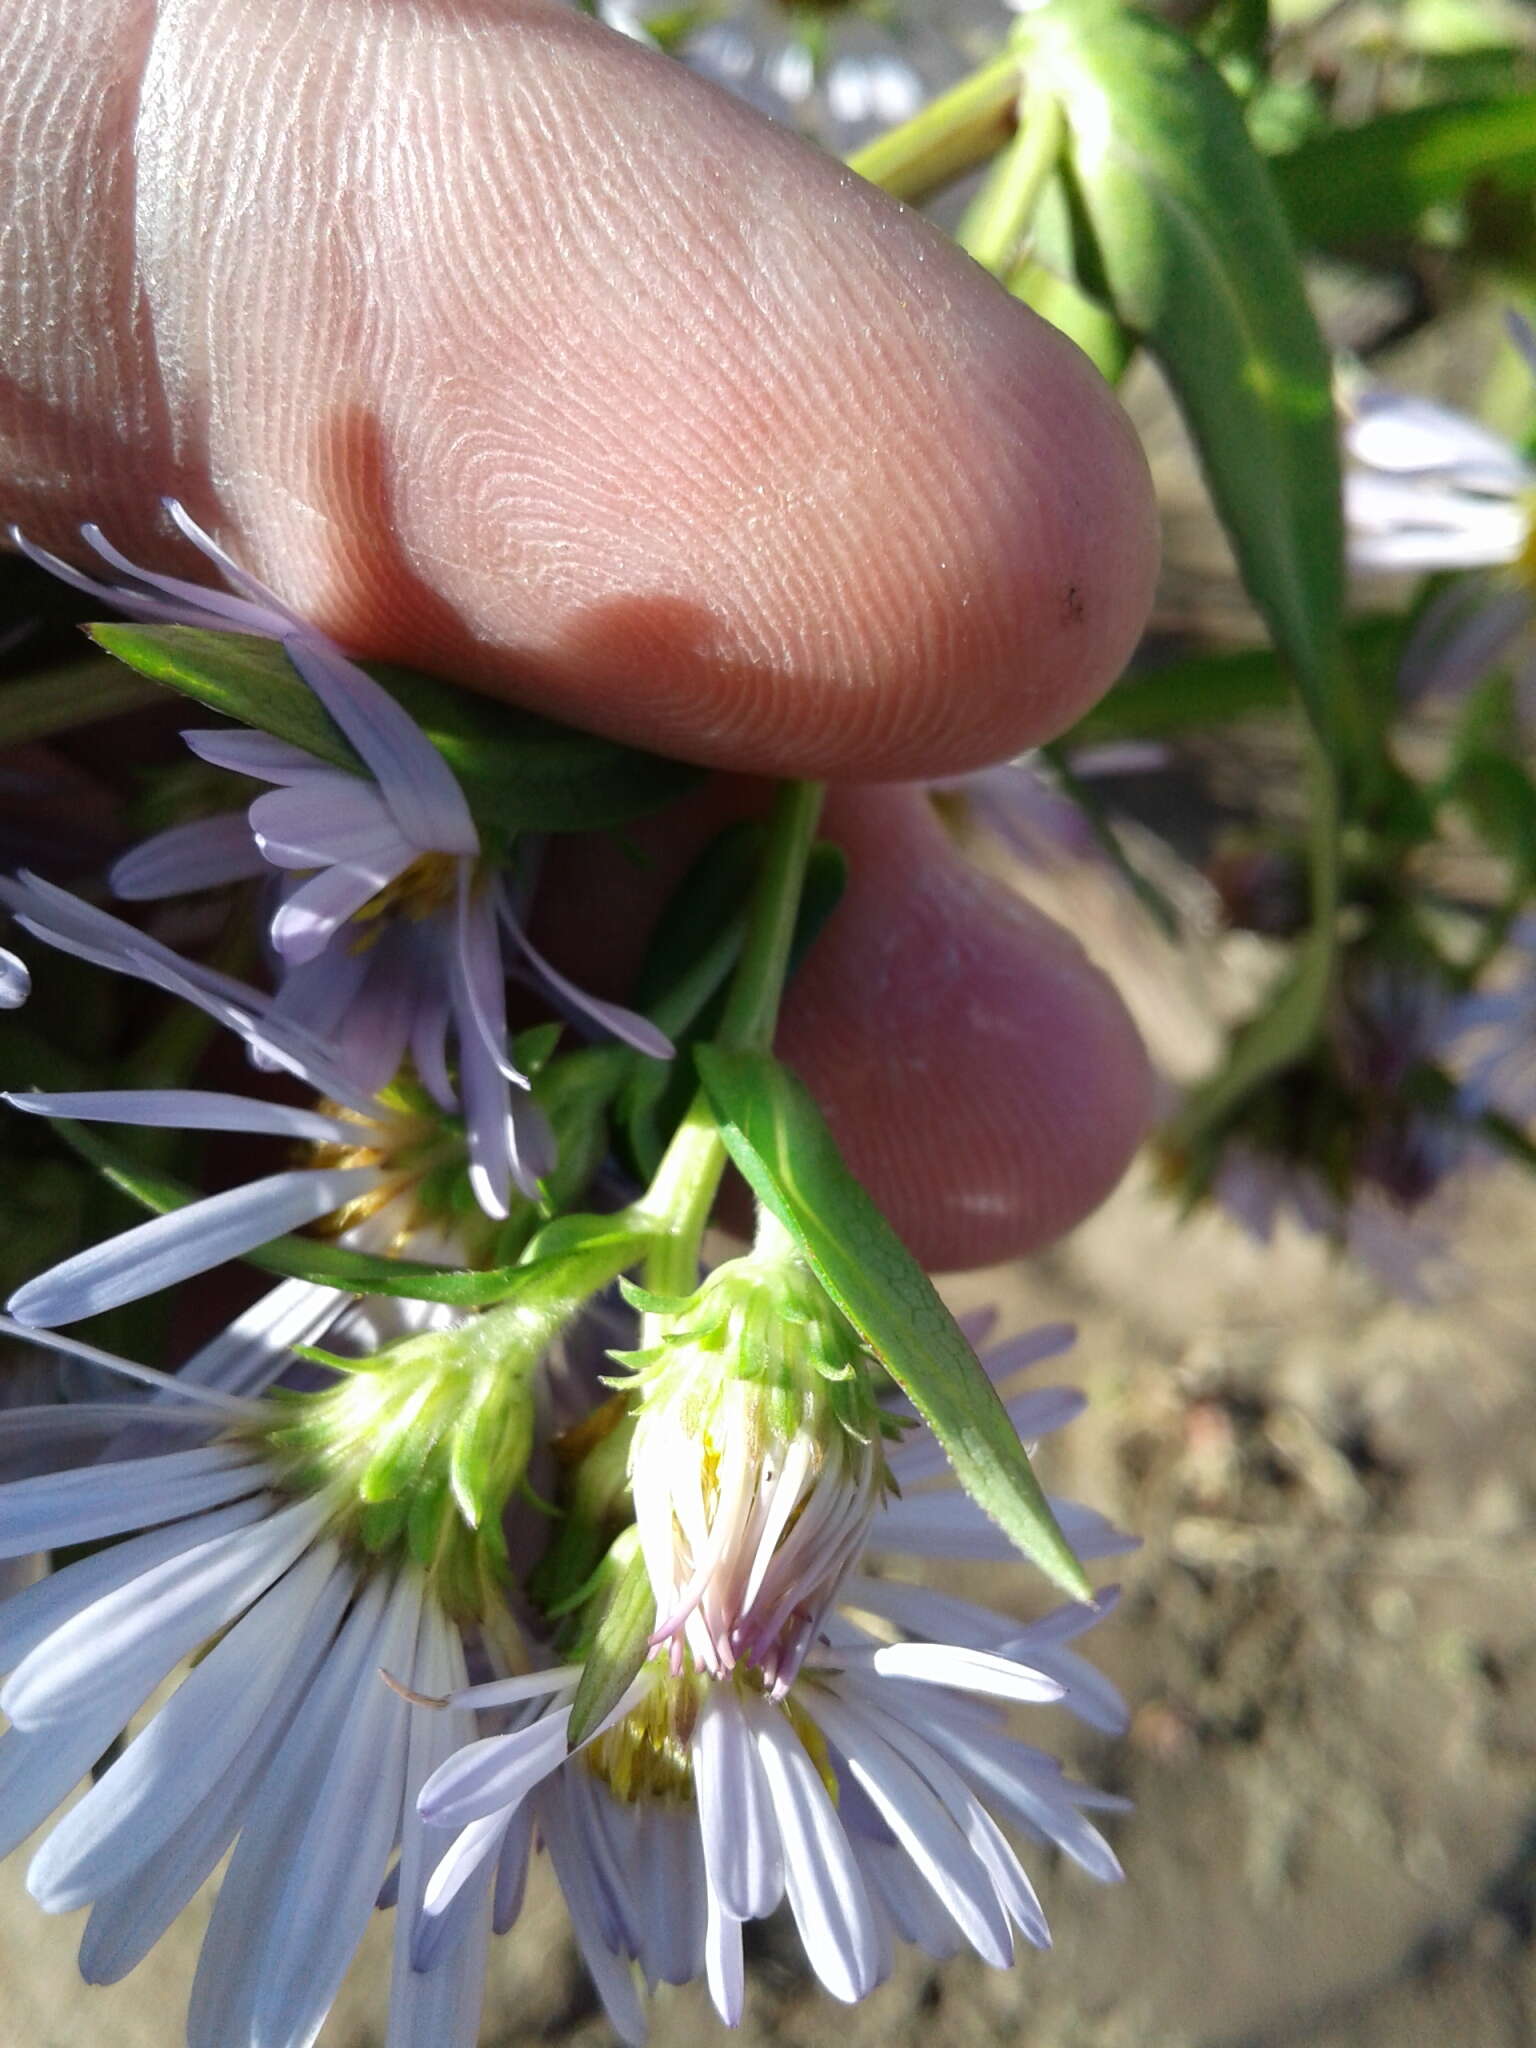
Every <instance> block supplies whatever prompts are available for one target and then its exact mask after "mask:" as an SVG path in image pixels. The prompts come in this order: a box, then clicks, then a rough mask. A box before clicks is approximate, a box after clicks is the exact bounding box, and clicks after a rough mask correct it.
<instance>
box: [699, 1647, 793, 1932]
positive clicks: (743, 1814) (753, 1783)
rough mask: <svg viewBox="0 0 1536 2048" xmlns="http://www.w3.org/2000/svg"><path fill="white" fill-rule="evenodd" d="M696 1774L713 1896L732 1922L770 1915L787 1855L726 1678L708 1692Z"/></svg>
mask: <svg viewBox="0 0 1536 2048" xmlns="http://www.w3.org/2000/svg"><path fill="white" fill-rule="evenodd" d="M693 1772H694V1787H695V1791H696V1793H697V1796H698V1805H699V1832H700V1835H701V1837H702V1839H703V1843H704V1860H705V1864H706V1866H707V1868H708V1871H709V1883H710V1891H711V1895H712V1896H713V1897H715V1898H717V1899H718V1900H719V1902H720V1904H721V1906H722V1907H723V1909H724V1910H725V1912H726V1913H727V1914H728V1915H729V1916H730V1917H731V1918H733V1919H735V1920H738V1921H739V1920H765V1919H766V1918H767V1917H768V1915H769V1914H770V1913H771V1912H772V1911H773V1910H774V1908H775V1907H776V1906H777V1905H778V1903H779V1900H780V1899H781V1898H782V1897H783V1896H784V1861H783V1854H782V1851H781V1849H780V1846H779V1835H778V1829H777V1827H776V1826H775V1824H774V1818H773V1804H772V1801H771V1800H770V1798H769V1795H768V1784H767V1780H766V1779H765V1778H764V1776H763V1772H762V1766H761V1764H760V1763H759V1762H758V1758H757V1747H756V1744H755V1743H754V1742H753V1739H752V1730H751V1728H750V1726H749V1724H748V1721H747V1716H746V1714H745V1713H744V1712H743V1710H742V1706H741V1702H740V1700H739V1698H738V1697H737V1694H736V1691H735V1688H734V1687H733V1686H731V1685H729V1684H726V1685H719V1686H710V1687H709V1689H708V1690H707V1692H706V1693H705V1695H704V1704H703V1707H702V1709H701V1711H700V1714H699V1722H698V1727H697V1729H696V1730H695V1733H694V1738H693Z"/></svg>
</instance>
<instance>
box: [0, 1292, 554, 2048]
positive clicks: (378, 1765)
mask: <svg viewBox="0 0 1536 2048" xmlns="http://www.w3.org/2000/svg"><path fill="white" fill-rule="evenodd" d="M578 1305H579V1304H578V1303H573V1302H572V1301H571V1300H570V1299H569V1298H566V1297H561V1296H558V1295H555V1294H550V1295H548V1296H544V1295H538V1294H535V1293H532V1292H530V1293H529V1294H528V1296H527V1298H526V1299H522V1300H519V1301H517V1302H514V1303H510V1304H507V1305H505V1306H502V1307H498V1308H496V1309H493V1310H490V1311H487V1312H485V1313H483V1314H479V1315H472V1316H468V1317H465V1316H462V1315H461V1316H459V1317H457V1318H456V1319H455V1321H454V1322H453V1323H452V1325H451V1326H449V1327H437V1328H434V1329H431V1330H428V1331H425V1332H424V1331H423V1330H422V1327H421V1317H420V1315H419V1313H418V1312H417V1310H416V1308H415V1306H414V1305H401V1304H389V1305H388V1306H387V1308H385V1309H384V1310H383V1311H382V1313H381V1312H380V1310H379V1309H378V1308H376V1310H375V1317H374V1319H375V1322H376V1324H382V1325H383V1328H382V1330H381V1331H379V1332H378V1334H382V1335H383V1336H384V1338H385V1342H384V1344H383V1346H382V1348H381V1349H379V1350H378V1351H377V1352H376V1353H374V1354H372V1355H369V1356H365V1357H357V1358H352V1359H349V1360H334V1361H332V1362H333V1363H334V1364H335V1365H337V1366H338V1367H339V1368H340V1372H339V1376H337V1377H334V1378H332V1379H330V1381H329V1383H328V1384H325V1385H322V1386H321V1387H319V1388H318V1389H317V1390H315V1391H304V1390H303V1389H302V1388H292V1389H290V1388H279V1389H278V1390H277V1391H276V1392H275V1393H273V1394H271V1395H270V1396H269V1397H268V1398H266V1399H264V1400H260V1401H253V1400H250V1399H248V1398H245V1397H243V1396H234V1395H231V1394H229V1393H227V1392H225V1391H223V1390H221V1389H213V1388H211V1387H210V1386H209V1384H208V1381H209V1379H210V1377H216V1376H217V1375H216V1374H214V1373H213V1372H212V1371H211V1365H210V1361H209V1360H208V1359H207V1357H206V1355H205V1356H204V1357H203V1358H202V1359H201V1360H199V1361H194V1362H193V1365H194V1368H200V1383H198V1382H197V1381H194V1380H191V1379H188V1378H186V1377H182V1378H175V1379H168V1378H166V1377H165V1376H164V1375H161V1374H158V1373H155V1372H152V1371H150V1370H149V1369H148V1368H144V1367H137V1366H133V1365H131V1364H129V1363H128V1362H127V1361H125V1360H120V1359H114V1358H112V1357H111V1356H110V1355H108V1354H105V1353H102V1352H98V1351H96V1350H95V1349H94V1347H92V1346H89V1345H82V1344H79V1343H76V1342H75V1341H74V1340H72V1339H69V1338H58V1337H51V1336H50V1337H47V1338H44V1339H42V1340H41V1342H43V1343H44V1344H47V1345H49V1346H51V1347H52V1348H54V1349H55V1350H58V1351H62V1352H64V1353H65V1354H66V1355H73V1356H76V1357H81V1358H84V1359H86V1360H87V1361H88V1362H90V1363H91V1364H93V1365H95V1366H98V1367H103V1368H105V1369H106V1370H108V1371H110V1372H112V1373H115V1374H119V1375H126V1376H128V1377H130V1378H134V1379H138V1380H141V1381H144V1382H147V1383H148V1384H149V1385H150V1386H151V1387H152V1388H153V1389H154V1390H155V1398H154V1399H152V1400H150V1401H147V1402H146V1401H143V1400H140V1401H138V1402H131V1403H124V1402H122V1401H121V1400H117V1401H102V1402H97V1403H94V1404H89V1405H85V1406H77V1407H71V1408H64V1409H60V1408H59V1407H58V1406H56V1405H53V1406H48V1407H44V1408H34V1409H31V1410H21V1411H12V1412H10V1413H0V1444H3V1445H4V1446H5V1447H6V1449H7V1450H10V1451H12V1452H14V1451H16V1450H18V1449H26V1448H27V1447H29V1446H31V1445H32V1444H34V1443H35V1442H36V1441H38V1440H48V1439H51V1440H52V1442H53V1444H54V1446H55V1453H56V1455H55V1458H54V1461H53V1463H52V1464H51V1466H50V1467H49V1468H48V1469H47V1470H45V1471H43V1472H41V1473H38V1474H36V1475H34V1476H28V1477H25V1478H22V1479H12V1480H10V1482H9V1483H0V1556H8V1555H21V1554H27V1553H31V1552H33V1551H36V1550H43V1549H55V1548H60V1547H64V1546H74V1545H79V1544H93V1545H94V1544H99V1543H101V1542H102V1541H103V1540H104V1539H118V1540H114V1541H113V1543H112V1547H110V1548H108V1549H105V1550H97V1551H94V1552H93V1554H92V1555H90V1556H89V1557H87V1558H85V1559H84V1560H82V1561H81V1562H78V1563H75V1564H72V1565H68V1566H66V1567H65V1568H64V1569H63V1570H61V1571H58V1572H56V1573H54V1574H53V1575H52V1576H51V1577H49V1578H47V1579H46V1580H44V1581H42V1582H40V1583H39V1584H37V1585H35V1586H33V1587H31V1588H29V1589H28V1590H26V1591H25V1592H23V1593H21V1594H19V1595H18V1596H16V1597H15V1598H13V1599H12V1600H10V1601H7V1602H3V1603H0V1668H6V1669H8V1670H9V1672H10V1676H9V1678H8V1680H7V1681H6V1684H5V1686H4V1689H3V1693H0V1699H3V1703H4V1711H5V1712H6V1714H7V1716H8V1717H9V1720H10V1722H11V1728H10V1730H9V1732H8V1733H7V1734H6V1735H5V1736H4V1737H3V1738H0V1852H3V1850H4V1849H8V1848H10V1847H14V1846H15V1844H16V1843H17V1842H18V1841H20V1840H21V1839H22V1838H23V1837H24V1836H25V1835H27V1834H29V1833H31V1832H32V1830H33V1829H34V1828H35V1827H36V1826H37V1825H38V1824H39V1822H41V1821H42V1820H44V1819H45V1818H46V1817H47V1816H48V1815H49V1814H50V1813H51V1812H52V1811H53V1810H54V1808H55V1807H57V1806H58V1805H59V1804H60V1803H61V1802H62V1800H63V1799H64V1798H65V1796H66V1795H67V1794H68V1792H69V1791H70V1789H71V1788H72V1787H73V1786H74V1784H75V1783H76V1782H77V1781H78V1779H79V1778H80V1777H81V1776H82V1775H83V1774H84V1773H85V1772H86V1771H87V1770H89V1769H90V1767H91V1766H92V1764H94V1763H95V1762H96V1760H97V1759H98V1758H99V1757H100V1756H101V1755H102V1754H103V1753H104V1752H105V1751H106V1750H107V1749H108V1747H109V1746H110V1745H111V1743H112V1742H113V1740H114V1739H115V1738H116V1736H117V1735H118V1734H119V1733H120V1732H121V1731H122V1729H123V1728H124V1727H125V1726H126V1725H127V1723H128V1722H129V1720H130V1719H131V1717H132V1716H133V1714H134V1713H135V1712H136V1711H137V1709H138V1708H139V1707H140V1706H141V1705H142V1703H143V1701H144V1700H145V1699H146V1698H147V1697H148V1695H149V1694H150V1692H151V1691H153V1689H154V1688H155V1687H156V1686H158V1685H159V1684H160V1683H161V1682H162V1681H163V1680H164V1679H165V1678H167V1677H168V1676H169V1675H170V1674H171V1673H172V1672H173V1671H174V1670H175V1668H176V1667H177V1666H178V1665H179V1664H181V1663H182V1662H183V1661H184V1660H185V1659H187V1658H188V1657H193V1656H197V1659H198V1660H197V1661H196V1663H195V1665H194V1668H193V1669H192V1670H191V1671H190V1672H189V1673H188V1674H187V1675H186V1676H185V1677H183V1679H182V1681H181V1683H180V1685H179V1687H178V1688H177V1690H176V1691H175V1693H174V1694H173V1696H172V1697H171V1699H170V1700H169V1701H168V1702H167V1703H166V1704H165V1705H163V1706H162V1707H161V1708H160V1709H159V1710H158V1712H157V1713H156V1714H155V1715H154V1717H153V1718H152V1719H151V1720H150V1722H149V1723H148V1724H147V1725H146V1726H145V1727H144V1729H143V1730H142V1731H141V1732H140V1733H139V1735H138V1736H137V1737H136V1739H135V1740H134V1741H133V1742H132V1743H130V1744H129V1746H128V1747H127V1749H126V1750H125V1751H124V1753H123V1755H122V1756H121V1757H120V1758H119V1759H118V1760H117V1761H116V1762H114V1763H113V1764H112V1765H111V1766H110V1768H109V1769H107V1770H106V1771H105V1772H104V1773H103V1774H102V1775H101V1776H100V1777H99V1778H97V1779H96V1781H95V1782H94V1783H93V1785H92V1786H91V1788H90V1790H89V1791H88V1792H87V1794H86V1796H85V1797H84V1798H83V1799H82V1800H81V1801H80V1802H79V1803H78V1804H77V1805H75V1806H74V1807H72V1808H71V1809H70V1810H69V1811H68V1812H67V1813H66V1814H65V1815H64V1816H63V1817H62V1818H61V1819H60V1820H59V1821H58V1822H57V1824H56V1825H55V1827H54V1828H53V1831H52V1832H51V1834H50V1835H49V1837H48V1839H47V1841H46V1842H45V1843H44V1845H43V1846H42V1847H41V1848H40V1849H39V1850H38V1851H37V1853H36V1855H35V1856H34V1858H33V1861H32V1864H31V1867H30V1870H29V1873H28V1885H29V1888H30V1890H31V1892H32V1894H33V1896H34V1898H36V1899H37V1901H38V1902H39V1904H41V1905H42V1906H43V1908H44V1909H45V1910H46V1911H49V1912H67V1911H72V1910H74V1909H75V1908H77V1907H79V1906H82V1905H90V1906H91V1907H92V1914H91V1919H90V1922H89V1924H88V1925H87V1928H86V1931H85V1937H84V1941H83V1943H82V1948H81V1968H82V1971H83V1973H84V1974H85V1976H86V1977H87V1979H88V1980H89V1981H91V1982H96V1983H105V1982H112V1981H115V1980H116V1979H117V1978H119V1977H120V1976H122V1975H123V1974H124V1973H125V1972H126V1971H128V1970H129V1969H131V1968H132V1967H133V1966H134V1965H135V1963H137V1962H138V1961H139V1960H140V1959H141V1958H142V1957H143V1955H144V1954H145V1953H146V1952H147V1951H148V1949H149V1948H150V1947H151V1946H152V1945H153V1943H154V1942H155V1941H156V1940H158V1938H159V1936H160V1935H161V1934H162V1933H163V1932H164V1931H165V1929H166V1928H167V1927H168V1926H169V1925H170V1922H171V1921H172V1920H173V1919H174V1918H175V1917H176V1915H177V1914H178V1913H179V1912H180V1910H181V1909H182V1907H183V1906H184V1905H185V1904H186V1903H187V1902H188V1900H189V1899H190V1898H191V1897H192V1895H193V1893H194V1892H195V1891H196V1890H197V1888H198V1887H199V1886H200V1884H201V1883H202V1881H203V1880H204V1878H206V1877H207V1876H208V1875H209V1873H210V1872H211V1870H212V1869H213V1868H214V1866H215V1865H216V1864H217V1863H218V1862H219V1861H220V1859H221V1858H222V1857H223V1855H224V1854H225V1852H226V1850H228V1849H229V1848H230V1845H231V1843H233V1845H234V1847H233V1855H232V1857H231V1860H230V1864H229V1868H228V1872H227V1874H226V1876H225V1878H224V1881H223V1885H222V1888H221V1890H220V1893H219V1898H218V1902H217V1904H216V1905H215V1908H214V1912H213V1916H212V1920H211V1922H210V1925H209V1931H208V1935H207V1938H206V1941H205V1943H204V1946H203V1952H202V1957H201V1960H200V1963H199V1967H198V1973H197V1978H196V1981H195V1984H194V1987H193V1992H192V2005H191V2014H190V2019H189V2026H188V2037H189V2040H190V2042H191V2043H192V2048H224V2044H226V2043H228V2042H230V2041H236V2040H239V2041H246V2040H249V2041H252V2042H255V2041H263V2042H298V2041H308V2040H312V2039H313V2037H314V2034H315V2032H316V2030H317V2029H318V2028H319V2026H320V2024H321V2022H322V2020H323V2019H324V2016H325V2014H326V2011H327V2010H328V2008H329V2006H330V2003H331V2001H332V1999H333V1998H334V1996H335V1993H336V1990H337V1988H338V1986H339V1984H340V1982H341V1978H342V1975H343V1974H344V1972H345V1970H346V1967H347V1964H348V1962H349V1960H350V1958H351V1955H352V1952H353V1950H354V1949H355V1947H356V1945H357V1943H358V1941H359V1939H360V1938H361V1936H362V1933H363V1931H364V1929H365V1927H366V1925H367V1922H368V1920H369V1918H370V1917H371V1914H372V1912H373V1910H374V1906H375V1904H376V1902H377V1901H378V1900H379V1899H380V1896H381V1894H383V1893H387V1892H388V1891H389V1889H391V1887H392V1888H393V1890H394V1892H395V1893H396V1894H397V1896H398V1898H399V1899H400V1901H402V1906H401V1911H400V1916H399V1920H398V1923H397V1938H396V1962H395V1972H394V1979H395V1986H394V2001H393V2007H392V2013H391V2030H390V2036H389V2039H390V2042H391V2043H393V2044H396V2048H400V2044H404V2043H407V2042H409V2043H411V2044H417V2048H428V2044H429V2043H430V2044H431V2048H437V2043H438V2042H439V2041H441V2040H443V2039H447V2040H449V2041H450V2042H453V2041H457V2042H461V2043H462V2044H463V2048H473V2042H474V2039H475V2032H476V2023H477V2018H478V2012H479V2003H480V1990H481V1974H482V1965H481V1960H480V1957H479V1955H478V1953H477V1949H476V1943H475V1940H474V1939H473V1938H471V1939H469V1940H468V1941H466V1942H465V1943H464V1944H463V1945H462V1946H461V1948H460V1949H459V1950H458V1951H457V1952H456V1954H455V1957H454V1959H453V1963H452V1966H451V1967H450V1968H449V1969H447V1970H446V1971H444V1972H442V1973H440V1974H438V1975H436V1976H434V1977H433V1978H432V1979H430V1980H429V1979H427V1978H425V1977H423V1976H421V1975H419V1974H418V1973H416V1972H415V1971H413V1970H412V1969H411V1968H410V1964H409V1945H410V1941H411V1935H412V1925H413V1921H414V1917H415V1913H416V1911H417V1910H418V1908H419V1907H420V1905H421V1902H422V1898H423V1892H424V1887H425V1883H426V1879H427V1876H428V1874H429V1871H430V1867H431V1859H430V1858H429V1856H428V1854H427V1838H426V1837H425V1834H424V1830H423V1826H422V1824H421V1822H420V1821H419V1819H418V1817H417V1814H416V1798H417V1795H418V1793H419V1792H420V1790H421V1789H422V1787H423V1786H424V1785H425V1783H426V1781H427V1780H428V1778H429V1777H430V1776H432V1775H433V1774H434V1773H435V1771H436V1770H437V1769H438V1768H440V1767H441V1765H442V1764H443V1763H444V1762H445V1761H446V1759H447V1758H448V1756H449V1755H450V1754H451V1753H452V1752H453V1751H454V1750H455V1749H456V1748H457V1747H458V1745H459V1744H460V1743H461V1742H462V1741H464V1740H465V1739H466V1738H467V1736H468V1735H469V1734H470V1732H471V1729H472V1721H471V1718H470V1716H469V1715H468V1714H467V1713H466V1712H460V1713H457V1714H454V1715H451V1716H447V1717H438V1716H431V1717H425V1718H423V1717H419V1716H418V1717H414V1718H413V1717H412V1716H411V1715H410V1713H409V1711H408V1708H407V1704H406V1701H405V1699H404V1698H402V1697H401V1696H400V1694H399V1692H397V1691H391V1690H390V1689H389V1688H387V1687H386V1686H385V1685H383V1684H382V1683H381V1682H380V1679H379V1676H378V1673H379V1670H380V1668H381V1667H382V1668H384V1669H386V1670H388V1671H390V1672H391V1673H392V1674H397V1675H398V1678H399V1680H400V1681H401V1682H402V1683H403V1684H404V1686H405V1687H406V1688H407V1690H410V1689H420V1688H426V1689H429V1690H431V1691H433V1692H452V1691H454V1690H456V1689H460V1690H461V1689H463V1687H464V1686H465V1685H466V1683H467V1668H466V1664H465V1657H464V1648H463V1643H462V1640H461V1636H460V1629H461V1627H462V1626H466V1625H468V1626H473V1627H475V1628H476V1629H479V1630H484V1631H485V1632H486V1633H487V1635H488V1637H489V1638H490V1639H492V1640H497V1641H501V1642H503V1643H505V1642H507V1641H509V1640H510V1639H511V1629H510V1617H509V1616H508V1614H507V1612H506V1608H505V1604H504V1603H505V1577H506V1566H507V1557H506V1547H505V1539H504V1534H503V1524H502V1516H503V1511H504V1510H505V1508H506V1506H507V1503H508V1500H509V1497H510V1495H511V1493H512V1490H513V1488H514V1487H515V1486H516V1485H517V1483H518V1482H519V1480H520V1479H521V1476H522V1473H523V1470H524V1468H525V1466H526V1463H527V1458H528V1453H529V1450H530V1448H531V1444H532V1438H533V1416H534V1408H535V1402H536V1397H537V1385H536V1382H537V1377H538V1375H539V1373H540V1370H541V1367H542V1361H543V1357H544V1353H545V1350H546V1347H547V1345H548V1342H549V1340H550V1337H551V1336H552V1334H553V1333H554V1332H555V1331H556V1330H557V1329H558V1328H559V1327H560V1326H561V1324H562V1323H563V1322H564V1320H566V1319H567V1318H568V1317H569V1315H570V1314H572V1313H574V1309H575V1307H576V1306H578ZM0 1327H4V1328H9V1329H10V1330H11V1331H13V1332H14V1328H15V1326H14V1325H11V1326H5V1325H0ZM353 1334H354V1335H355V1334H357V1332H356V1331H354V1332H353ZM248 1337H249V1332H247V1338H248ZM269 1349H270V1347H269ZM269 1363H270V1368H271V1369H270V1370H269V1371H268V1372H267V1373H266V1374H265V1375H264V1377H265V1378H267V1379H268V1380H270V1379H271V1378H273V1377H275V1376H277V1375H279V1374H282V1373H284V1372H285V1371H286V1370H287V1368H289V1367H291V1366H292V1365H293V1363H294V1358H293V1353H292V1351H291V1350H289V1349H285V1350H283V1351H282V1352H281V1354H280V1355H272V1356H271V1357H270V1360H269ZM59 1452H62V1456H59V1455H57V1454H58V1453H59ZM135 1531H139V1532H141V1533H137V1534H135V1533H132V1532H135ZM209 1645H211V1647H208V1646H209ZM199 1652H204V1654H201V1655H200V1656H198V1653H199ZM397 1848H398V1849H399V1850H400V1861H399V1864H398V1866H397V1869H396V1872H395V1874H394V1877H393V1879H391V1877H390V1859H391V1857H392V1856H393V1854H394V1852H395V1850H396V1849H397ZM481 1931H482V1934H483V1933H484V1932H485V1931H488V1929H486V1928H482V1930H481Z"/></svg>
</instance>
